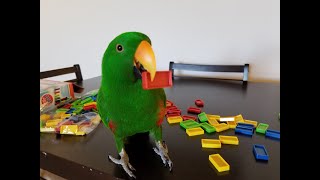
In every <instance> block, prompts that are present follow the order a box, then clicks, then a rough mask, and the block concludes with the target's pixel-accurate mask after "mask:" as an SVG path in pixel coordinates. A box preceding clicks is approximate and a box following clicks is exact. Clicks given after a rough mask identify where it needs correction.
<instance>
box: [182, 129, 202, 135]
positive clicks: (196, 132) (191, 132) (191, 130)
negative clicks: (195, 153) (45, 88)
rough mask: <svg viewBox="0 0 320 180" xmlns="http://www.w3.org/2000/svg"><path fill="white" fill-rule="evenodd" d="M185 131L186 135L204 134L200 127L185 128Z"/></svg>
mask: <svg viewBox="0 0 320 180" xmlns="http://www.w3.org/2000/svg"><path fill="white" fill-rule="evenodd" d="M186 133H187V134H188V136H196V135H201V134H204V130H203V129H202V128H201V127H196V128H189V129H186Z"/></svg>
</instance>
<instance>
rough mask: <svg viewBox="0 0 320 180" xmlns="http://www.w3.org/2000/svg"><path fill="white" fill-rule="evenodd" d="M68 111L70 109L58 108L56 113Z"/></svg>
mask: <svg viewBox="0 0 320 180" xmlns="http://www.w3.org/2000/svg"><path fill="white" fill-rule="evenodd" d="M67 111H69V109H66V108H59V109H57V110H56V113H60V112H64V113H65V112H67Z"/></svg>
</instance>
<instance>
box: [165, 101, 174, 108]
mask: <svg viewBox="0 0 320 180" xmlns="http://www.w3.org/2000/svg"><path fill="white" fill-rule="evenodd" d="M171 106H173V102H171V101H169V100H167V101H166V107H167V108H168V107H171Z"/></svg>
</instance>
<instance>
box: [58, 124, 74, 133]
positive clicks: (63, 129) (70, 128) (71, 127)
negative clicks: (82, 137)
mask: <svg viewBox="0 0 320 180" xmlns="http://www.w3.org/2000/svg"><path fill="white" fill-rule="evenodd" d="M77 132H78V125H61V126H60V134H77Z"/></svg>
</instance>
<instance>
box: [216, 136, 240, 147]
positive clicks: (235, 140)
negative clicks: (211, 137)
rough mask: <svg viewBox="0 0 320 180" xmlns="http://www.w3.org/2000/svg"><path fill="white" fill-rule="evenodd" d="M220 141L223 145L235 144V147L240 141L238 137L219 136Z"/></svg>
mask: <svg viewBox="0 0 320 180" xmlns="http://www.w3.org/2000/svg"><path fill="white" fill-rule="evenodd" d="M219 140H220V142H221V143H222V144H233V145H238V144H239V140H238V137H237V136H222V135H220V136H219Z"/></svg>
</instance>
